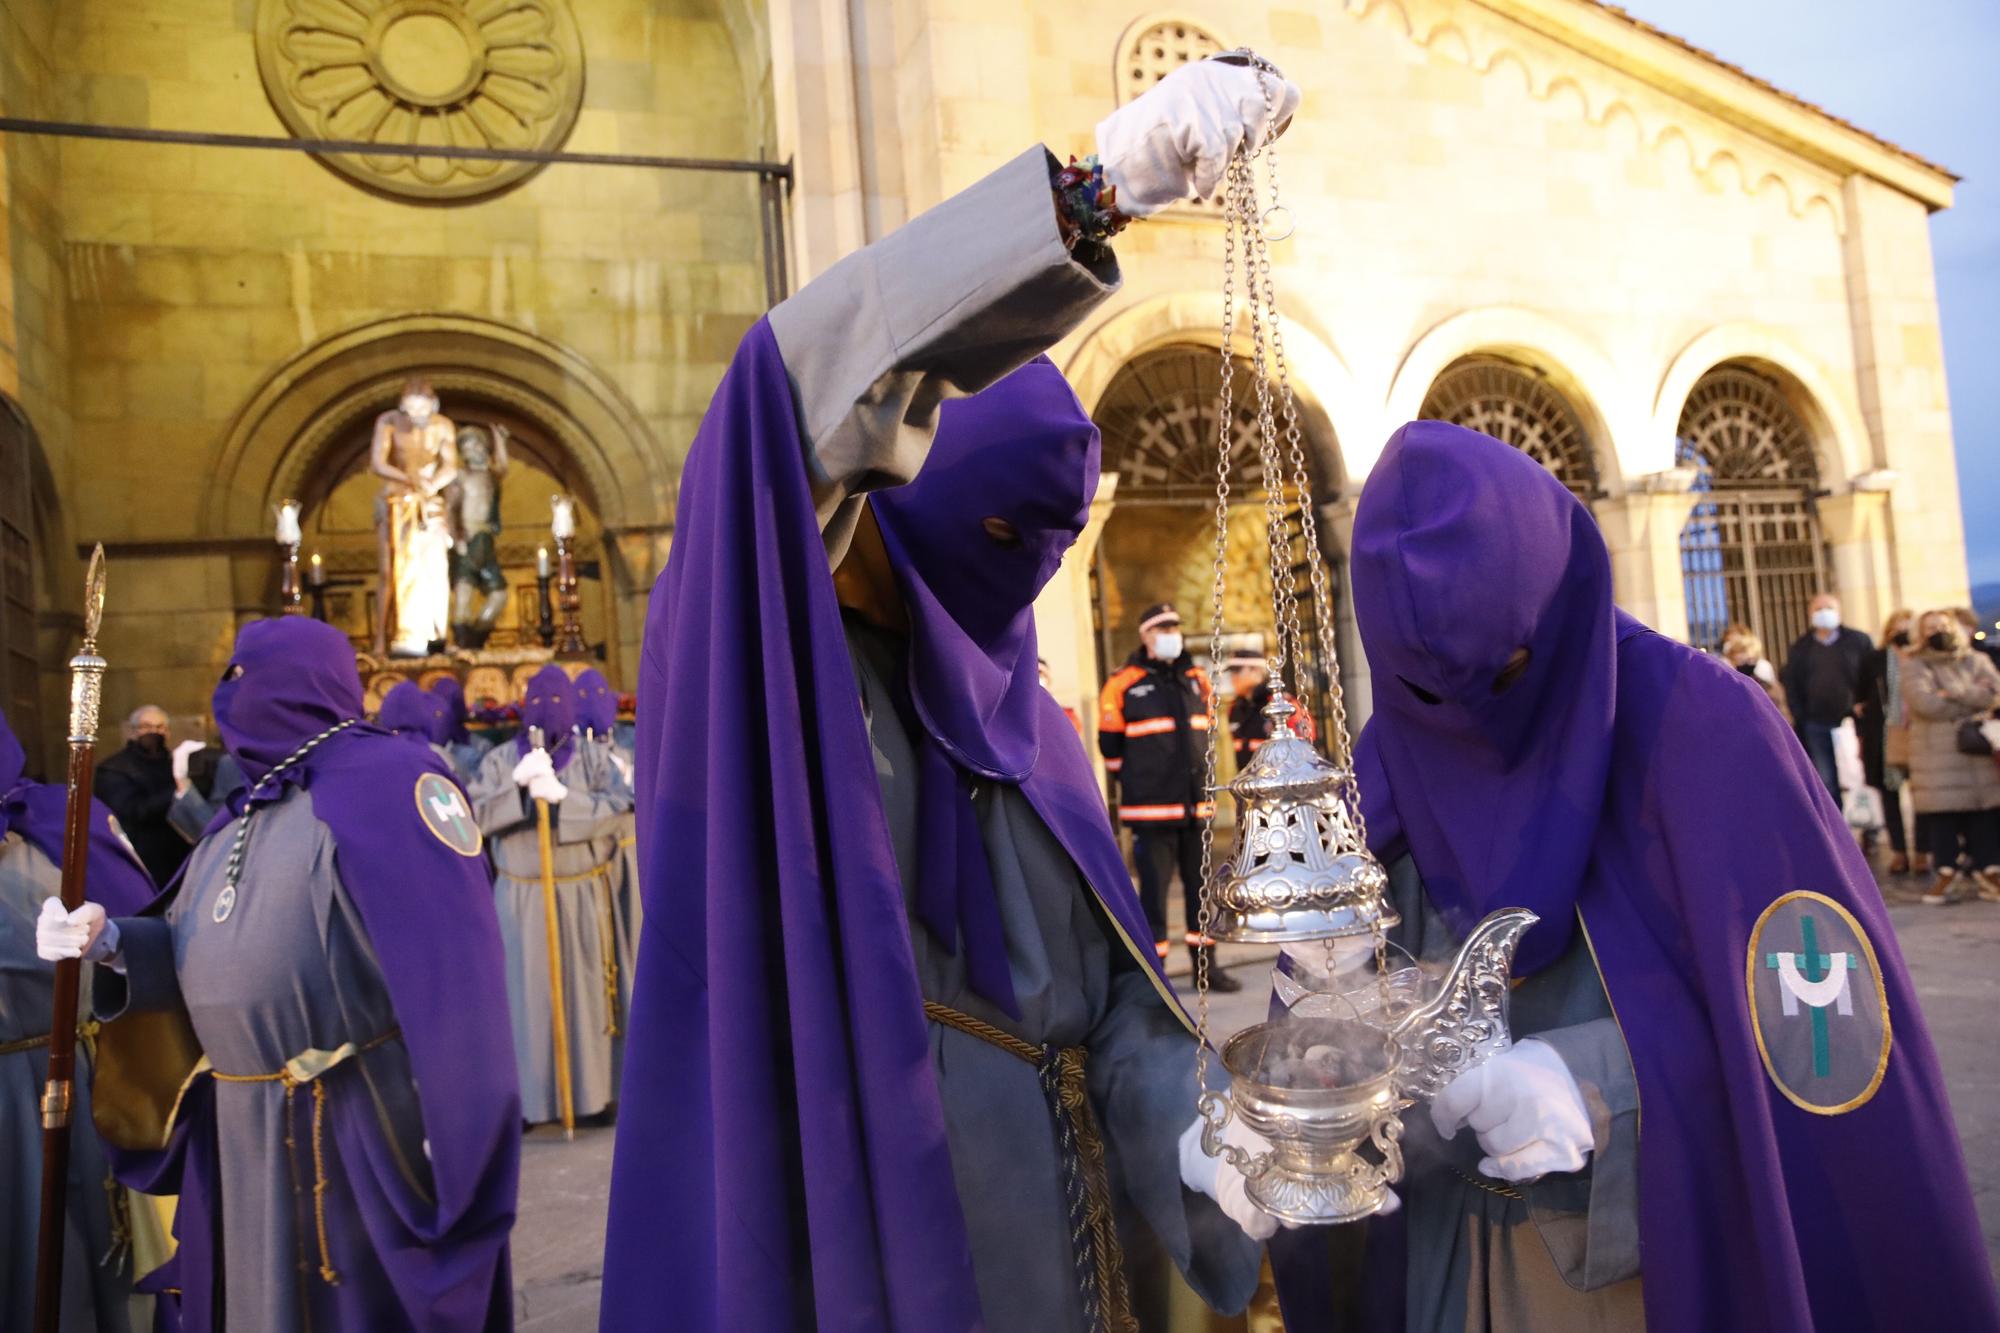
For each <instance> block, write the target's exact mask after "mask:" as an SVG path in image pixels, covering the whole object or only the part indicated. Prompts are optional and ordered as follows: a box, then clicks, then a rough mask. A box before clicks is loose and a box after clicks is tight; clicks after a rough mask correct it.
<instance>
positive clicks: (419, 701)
mask: <svg viewBox="0 0 2000 1333" xmlns="http://www.w3.org/2000/svg"><path fill="white" fill-rule="evenodd" d="M375 725H376V726H378V727H381V728H382V729H383V730H384V731H393V732H395V733H396V734H397V735H398V736H404V737H407V738H409V739H410V740H415V741H424V742H427V743H429V744H431V745H443V744H444V743H445V742H446V741H447V740H449V739H450V738H451V708H450V705H449V704H448V703H447V702H446V701H445V700H444V699H443V698H442V697H441V696H439V695H436V694H433V693H431V692H430V691H429V690H427V689H425V688H424V687H423V686H421V685H419V684H417V682H415V681H414V680H406V681H403V682H402V683H401V684H399V685H395V686H393V687H391V688H390V690H389V692H388V693H387V694H385V695H383V696H382V708H381V710H380V711H379V712H377V713H376V714H375Z"/></svg>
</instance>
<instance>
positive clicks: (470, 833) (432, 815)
mask: <svg viewBox="0 0 2000 1333" xmlns="http://www.w3.org/2000/svg"><path fill="white" fill-rule="evenodd" d="M417 813H418V815H420V816H422V818H423V821H424V827H425V828H427V829H429V830H430V831H431V833H432V835H433V836H434V837H436V838H437V840H438V841H439V842H441V843H443V844H444V845H445V846H447V847H449V848H451V849H452V850H453V851H454V852H457V853H458V854H459V855H460V856H477V855H479V851H480V849H481V848H482V847H484V846H485V845H486V840H485V838H484V837H482V836H481V835H480V832H479V825H477V824H475V823H473V822H472V807H471V806H469V805H467V804H466V803H465V793H464V792H462V791H460V790H459V789H458V784H457V783H455V782H453V781H452V780H451V779H450V778H447V777H445V776H444V775H442V774H439V773H426V774H424V775H423V776H422V777H420V778H418V779H417Z"/></svg>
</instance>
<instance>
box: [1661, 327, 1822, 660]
mask: <svg viewBox="0 0 2000 1333" xmlns="http://www.w3.org/2000/svg"><path fill="white" fill-rule="evenodd" d="M1675 435H1676V436H1677V439H1678V445H1677V447H1678V453H1679V461H1680V462H1681V464H1682V465H1684V466H1691V467H1693V468H1694V469H1695V474H1696V480H1695V489H1696V490H1697V491H1698V492H1700V493H1701V496H1702V498H1701V501H1700V503H1699V504H1697V505H1696V506H1695V510H1694V514H1693V515H1692V516H1691V517H1690V518H1689V519H1688V522H1687V526H1686V527H1685V528H1683V529H1682V530H1681V578H1682V583H1683V586H1684V588H1685V590H1686V597H1687V613H1688V637H1689V640H1690V641H1691V642H1692V643H1693V644H1694V645H1695V646H1696V647H1698V648H1705V649H1710V650H1713V649H1715V648H1717V647H1718V646H1720V644H1721V642H1722V633H1723V630H1724V629H1725V628H1726V627H1727V626H1728V625H1729V624H1731V623H1732V622H1735V623H1741V624H1745V625H1748V626H1749V627H1750V628H1751V629H1752V630H1754V631H1756V633H1757V636H1758V637H1759V638H1761V639H1762V640H1763V641H1764V651H1765V653H1766V654H1767V655H1768V656H1770V657H1771V658H1773V659H1782V657H1783V655H1784V652H1785V649H1786V647H1787V646H1788V645H1789V644H1790V643H1791V642H1792V641H1793V640H1794V639H1796V638H1797V637H1798V636H1799V635H1801V634H1803V633H1805V630H1806V604H1807V603H1808V602H1810V601H1811V600H1812V597H1813V594H1814V593H1816V592H1820V591H1822V590H1830V589H1831V588H1832V586H1833V566H1832V563H1831V561H1830V560H1829V559H1828V558H1827V551H1826V539H1825V537H1824V536H1823V535H1822V534H1821V532H1820V523H1819V512H1818V510H1817V508H1816V507H1815V505H1814V497H1815V495H1816V494H1817V492H1818V490H1819V458H1818V455H1817V454H1816V452H1815V451H1814V448H1813V440H1812V433H1811V431H1810V430H1809V429H1808V428H1807V425H1806V422H1805V419H1804V418H1803V417H1802V416H1801V415H1800V414H1799V412H1798V410H1797V409H1796V408H1795V407H1794V406H1793V404H1792V401H1791V399H1790V398H1789V397H1788V396H1787V394H1786V391H1785V387H1784V386H1783V385H1782V384H1781V383H1780V382H1779V381H1778V380H1777V379H1776V378H1775V377H1774V376H1772V375H1770V374H1767V373H1765V372H1764V371H1762V370H1760V369H1758V368H1757V367H1755V366H1750V365H1746V364H1743V363H1739V362H1731V363H1726V364H1724V365H1720V366H1717V367H1715V368H1714V369H1713V370H1711V371H1709V372H1708V373H1707V374H1706V375H1703V376H1702V377H1701V378H1700V379H1699V380H1697V381H1696V382H1695V386H1694V388H1693V389H1692V390H1691V391H1690V392H1689V393H1688V397H1687V402H1686V403H1685V404H1684V405H1683V406H1682V408H1681V417H1680V425H1679V426H1678V428H1677V429H1676V430H1675Z"/></svg>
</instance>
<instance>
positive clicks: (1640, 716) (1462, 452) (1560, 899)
mask: <svg viewBox="0 0 2000 1333" xmlns="http://www.w3.org/2000/svg"><path fill="white" fill-rule="evenodd" d="M1353 570H1354V588H1355V593H1354V600H1355V613H1356V617H1357V620H1358V622H1359V626H1360V631H1361V639H1362V644H1363V647H1364V648H1365V649H1366V650H1367V653H1368V660H1369V666H1370V669H1371V671H1372V673H1373V675H1374V679H1375V682H1376V685H1375V699H1376V711H1375V714H1374V716H1373V718H1372V719H1371V720H1370V722H1369V724H1368V727H1367V730H1366V732H1365V734H1364V737H1363V741H1362V747H1361V748H1362V755H1361V764H1362V768H1361V772H1362V773H1363V775H1364V781H1368V782H1369V783H1370V785H1369V786H1368V787H1367V788H1366V789H1365V790H1364V795H1365V797H1366V799H1367V801H1368V804H1369V808H1370V812H1371V816H1370V817H1371V823H1370V836H1371V841H1373V842H1374V843H1375V844H1376V846H1377V847H1378V849H1379V850H1382V851H1383V852H1385V853H1392V852H1394V851H1396V850H1398V847H1397V846H1396V845H1395V844H1397V842H1398V840H1399V839H1400V846H1401V847H1406V848H1407V850H1408V852H1409V854H1410V855H1411V856H1412V857H1413V858H1414V859H1415V861H1416V865H1417V868H1418V869H1419V871H1421V873H1422V875H1423V878H1424V882H1425V888H1426V891H1427V892H1428V893H1429V895H1430V897H1431V899H1432V901H1433V902H1434V903H1435V904H1436V906H1437V907H1438V908H1439V909H1440V911H1442V912H1443V913H1444V914H1445V915H1446V917H1447V918H1448V919H1449V920H1450V921H1452V922H1453V924H1455V925H1460V926H1463V925H1465V924H1469V923H1470V922H1472V921H1475V920H1477V919H1478V918H1479V917H1480V916H1482V915H1483V914H1484V913H1486V912H1487V911H1489V910H1491V909H1493V908H1497V907H1502V906H1510V905H1524V906H1528V907H1532V908H1533V909H1535V910H1536V911H1537V912H1539V913H1540V914H1541V916H1542V923H1541V924H1540V925H1537V926H1536V927H1534V928H1533V929H1532V930H1531V931H1530V932H1529V934H1528V936H1527V938H1526V940H1524V942H1523V962H1524V965H1525V966H1526V967H1528V968H1533V967H1537V966H1541V965H1543V964H1546V963H1547V962H1548V961H1550V960H1551V959H1552V958H1554V957H1555V956H1556V954H1557V953H1558V952H1559V951H1560V949H1561V948H1562V947H1563V946H1564V945H1566V944H1567V942H1568V941H1569V939H1570V938H1571V933H1572V931H1573V930H1574V928H1575V926H1574V923H1575V922H1577V921H1579V920H1580V921H1581V922H1582V923H1583V925H1584V927H1585V929H1586V930H1587V932H1588V937H1589V944H1590V946H1591V947H1592V950H1593V952H1594V955H1595V957H1596V961H1597V964H1598V968H1599V971H1600V972H1601V974H1602V976H1603V979H1604V983H1605V988H1606V990H1607V992H1608V994H1609V996H1610V999H1611V1003H1612V1006H1613V1009H1614V1010H1615V1012H1616V1015H1617V1018H1618V1021H1619V1025H1620V1029H1621V1031H1622V1032H1623V1034H1624V1037H1625V1042H1626V1045H1627V1048H1628V1050H1629V1053H1630V1055H1631V1059H1632V1066H1633V1070H1634V1072H1635V1074H1636V1075H1637V1078H1638V1084H1639V1094H1640V1107H1641V1117H1642V1118H1641V1122H1640V1139H1639V1156H1640V1174H1639V1204H1640V1234H1641V1244H1642V1252H1643V1260H1642V1271H1641V1275H1640V1276H1641V1280H1642V1282H1643V1283H1644V1289H1645V1299H1646V1311H1647V1322H1648V1325H1649V1326H1650V1327H1653V1328H1661V1329H1711V1328H1713V1329H1721V1328H1732V1329H1733V1328H1744V1329H1748V1328H1755V1329H1760V1330H1798V1331H1799V1333H1806V1331H1807V1330H1820V1331H1821V1333H1825V1331H1826V1330H1838V1329H1856V1330H1859V1329H1879V1328H1946V1327H1957V1328H1994V1327H1996V1326H2000V1309H1996V1304H1995V1296H1994V1288H1993V1282H1992V1277H1991V1274H1990V1272H1989V1270H1988V1267H1987V1260H1986V1256H1985V1253H1984V1249H1983V1246H1982V1244H1981V1241H1980V1230H1979V1224H1978V1220H1977V1218H1976V1216H1975V1215H1974V1212H1973V1208H1972V1202H1971V1196H1970V1192H1969V1188H1968V1186H1967V1183H1966V1178H1965V1168H1964V1162H1963V1159H1962V1157H1961V1155H1960V1152H1959V1149H1958V1139H1957V1135H1956V1133H1955V1132H1954V1129H1953V1125H1952V1120H1951V1115H1950V1111H1949V1108H1948V1107H1947V1105H1946V1102H1945V1094H1944V1084H1943V1080H1942V1077H1941V1076H1940V1074H1939V1072H1938V1067H1937V1060H1936V1056H1935V1053H1934V1051H1933V1049H1932V1046H1931V1043H1930V1038H1929V1034H1928V1033H1927V1031H1926V1029H1925V1026H1924V1022H1923V1016H1922V1013H1921V1012H1920V1010H1919V1009H1918V1006H1917V999H1916V994H1915V990H1914V987H1913V986H1912V985H1911V983H1910V978H1909V974H1908V972H1907V971H1906V969H1905V968H1904V965H1903V960H1902V955H1901V952H1900V950H1899V948H1898V947H1897V943H1896V936H1895V932H1894V929H1893V927H1892V925H1891V923H1890V921H1889V918H1888V914H1887V912H1886V910H1885V909H1884V907H1883V904H1882V899H1881V895H1880V893H1879V892H1878V890H1877V889H1876V886H1875V884H1874V881H1873V878H1872V876H1871V875H1870V873H1869V869H1868V866H1867V864H1866V863H1865V862H1864V861H1863V860H1862V858H1861V856H1860V853H1859V851H1858V850H1857V848H1856V846H1855V843H1854V839H1853V837H1852V836H1851V835H1850V834H1849V832H1848V830H1847V829H1846V827H1845V825H1844V824H1843V822H1842V819H1841V815H1840V812H1839V811H1838V810H1837V809H1836V808H1835V807H1834V805H1833V802H1832V801H1831V799H1830V798H1829V797H1828V796H1827V794H1826V791H1825V788H1824V787H1823V786H1822V785H1821V784H1820V783H1819V781H1818V780H1817V778H1816V777H1815V776H1814V774H1813V771H1812V768H1811V765H1810V763H1809V762H1808V761H1807V759H1806V756H1805V754H1804V752H1803V751H1802V750H1801V749H1800V748H1799V745H1798V743H1797V741H1796V740H1795V739H1794V738H1793V737H1792V736H1791V734H1790V733H1789V732H1788V731H1787V729H1786V728H1785V727H1784V725H1783V723H1782V722H1781V720H1780V719H1779V717H1778V715H1777V714H1776V713H1775V712H1774V711H1773V710H1772V709H1771V708H1770V707H1769V705H1768V702H1767V701H1766V700H1765V699H1763V698H1762V697H1761V695H1760V693H1759V691H1758V689H1757V688H1756V686H1755V685H1753V684H1752V683H1751V682H1749V681H1747V680H1745V679H1744V678H1743V677H1741V676H1740V675H1738V674H1737V673H1735V672H1733V671H1731V670H1729V669H1728V668H1727V667H1726V666H1723V665H1721V664H1719V663H1717V662H1716V661H1714V660H1713V659H1711V658H1708V657H1705V656H1704V655H1702V654H1700V653H1697V652H1695V651H1693V650H1692V649H1690V648H1687V647H1686V646H1685V645H1682V644H1679V643H1675V642H1673V641H1671V640H1668V639H1666V638H1664V637H1662V636H1660V635H1658V634H1655V633H1653V632H1652V631H1650V630H1648V629H1646V628H1645V627H1644V626H1642V625H1640V624H1639V623H1638V622H1637V621H1634V620H1632V619H1631V618H1630V617H1628V616H1625V615H1624V614H1623V613H1622V612H1615V611H1614V610H1613V609H1612V606H1611V590H1610V578H1609V565H1608V560H1607V558H1606V554H1605V548H1604V544H1603V541H1602V538H1601V537H1600V536H1599V535H1598V533H1597V530H1596V527H1595V525H1594V524H1593V522H1592V521H1591V518H1590V516H1589V514H1588V512H1587V511H1586V510H1585V509H1584V507H1583V505H1582V504H1580V503H1579V502H1578V501H1577V500H1576V499H1575V498H1574V497H1573V496H1572V495H1571V494H1570V493H1569V492H1568V491H1567V490H1566V489H1565V488H1564V487H1563V486H1562V485H1561V484H1560V483H1559V482H1557V481H1556V480H1555V478H1554V477H1553V476H1551V475H1550V474H1549V473H1548V472H1547V471H1546V470H1544V469H1543V468H1542V467H1541V466H1539V465H1538V464H1536V463H1535V462H1533V461H1532V460H1531V459H1529V458H1527V457H1526V456H1525V455H1523V454H1521V453H1519V452H1518V451H1516V450H1514V449H1511V448H1509V447H1508V446H1506V445H1504V444H1501V443H1499V442H1498V441H1496V440H1492V439H1489V438H1487V437H1485V436H1482V435H1477V434H1474V433H1473V432H1470V431H1466V430H1462V429H1460V428H1457V427H1454V426H1448V425H1444V424H1441V423H1435V422H1418V423H1414V424H1412V425H1409V426H1406V427H1404V428H1403V429H1402V430H1401V431H1399V432H1397V434H1396V435H1395V436H1394V437H1393V438H1392V439H1391V440H1390V443H1389V446H1388V448H1387V449H1386V450H1385V451H1384V452H1383V454H1382V457H1381V460H1380V461H1379V462H1378V463H1377V464H1376V465H1375V469H1374V471H1373V473H1372V474H1371V475H1370V477H1369V479H1368V483H1367V487H1366V488H1365V489H1364V491H1363V492H1362V497H1361V503H1360V506H1359V510H1358V512H1357V514H1356V519H1355V536H1354V566H1353ZM1522 647H1527V648H1528V649H1529V650H1530V656H1529V659H1528V662H1527V665H1526V667H1525V670H1524V671H1522V672H1520V673H1519V675H1518V678H1517V679H1515V680H1513V681H1512V683H1511V684H1510V683H1509V681H1508V678H1507V675H1506V674H1503V673H1504V669H1505V668H1506V667H1507V665H1508V663H1509V661H1510V658H1512V657H1513V655H1514V654H1515V652H1516V650H1517V649H1519V648H1522ZM1372 775H1379V776H1372ZM1371 776H1372V780H1371ZM1797 889H1809V890H1812V891H1813V892H1815V893H1818V894H1822V895H1825V896H1826V897H1827V898H1830V899H1832V900H1833V901H1834V902H1835V903H1837V904H1839V906H1840V907H1841V908H1843V909H1844V910H1845V911H1846V912H1847V913H1850V914H1851V915H1852V917H1853V918H1854V919H1855V920H1856V921H1857V922H1859V923H1860V926H1861V928H1862V930H1863V931H1864V932H1865V933H1866V935H1867V938H1868V940H1869V941H1871V942H1872V947H1873V950H1874V954H1875V957H1876V959H1877V960H1878V961H1879V969H1880V981H1881V985H1882V988H1883V993H1884V995H1885V996H1886V999H1887V1005H1888V1012H1889V1014H1890V1015H1891V1021H1892V1023H1893V1044H1892V1046H1891V1049H1890V1054H1889V1058H1888V1064H1887V1068H1886V1071H1885V1073H1884V1075H1883V1077H1882V1080H1881V1082H1880V1085H1879V1086H1878V1087H1877V1088H1876V1089H1875V1091H1874V1092H1873V1094H1872V1096H1869V1097H1867V1098H1866V1099H1865V1100H1864V1101H1863V1102H1862V1104H1860V1105H1858V1106H1855V1107H1854V1108H1853V1109H1850V1110H1847V1111H1845V1112H1844V1113H1840V1114H1816V1113H1813V1112H1810V1111H1807V1110H1805V1109H1802V1108H1801V1107H1800V1106H1798V1105H1795V1104H1793V1102H1791V1101H1790V1100H1788V1099H1787V1098H1786V1097H1785V1096H1784V1095H1783V1094H1782V1093H1781V1092H1780V1091H1779V1089H1778V1088H1777V1086H1776V1085H1775V1084H1774V1082H1773V1079H1772V1078H1771V1077H1770V1076H1769V1075H1768V1074H1767V1072H1766V1069H1765V1067H1764V1063H1763V1060H1762V1058H1761V1057H1760V1054H1759V1050H1758V1046H1757V1044H1756V1040H1755V1037H1754V1035H1753V1027H1752V1018H1751V1012H1750V998H1749V993H1748V989H1747V987H1746V984H1745V969H1746V957H1747V953H1748V950H1749V949H1750V947H1751V942H1752V930H1753V926H1754V925H1755V923H1756V921H1757V919H1758V918H1759V915H1760V914H1761V913H1763V912H1764V911H1765V909H1766V908H1767V907H1769V906H1770V905H1771V904H1772V903H1773V902H1774V901H1775V900H1776V899H1778V898H1779V897H1780V896H1781V895H1784V894H1786V893H1788V892H1789V891H1792V890H1797ZM1748 961H1749V962H1750V963H1751V964H1752V965H1753V975H1754V964H1755V963H1756V962H1758V961H1760V960H1757V959H1749V960H1748ZM1868 1002H1869V1001H1868V1000H1866V999H1863V1000H1861V1001H1857V1003H1868Z"/></svg>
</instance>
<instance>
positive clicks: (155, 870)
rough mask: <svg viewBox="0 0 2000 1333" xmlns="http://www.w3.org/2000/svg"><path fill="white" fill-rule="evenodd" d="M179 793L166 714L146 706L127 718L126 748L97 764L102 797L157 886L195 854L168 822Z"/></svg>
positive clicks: (99, 796)
mask: <svg viewBox="0 0 2000 1333" xmlns="http://www.w3.org/2000/svg"><path fill="white" fill-rule="evenodd" d="M174 795H175V787H174V757H173V755H171V754H169V753H168V752H167V714H166V710H164V709H162V708H158V707H156V706H154V705H152V704H145V705H142V706H141V707H139V708H136V709H134V710H133V711H132V716H130V717H128V718H126V719H125V748H124V749H122V750H120V751H119V752H118V753H116V754H114V755H112V756H110V757H109V758H108V759H106V760H105V761H104V762H103V763H101V764H99V765H98V766H97V799H98V800H100V801H103V802H104V804H105V805H107V806H109V807H110V808H111V813H112V814H113V815H115V816H117V818H118V827H119V828H121V829H123V830H124V832H125V839H126V841H128V842H130V843H131V844H132V849H133V850H134V851H136V852H138V853H139V860H140V861H141V862H143V863H144V865H145V867H146V873H147V874H149V875H151V876H152V877H153V882H154V883H155V884H165V883H166V882H167V881H168V880H170V879H172V878H173V877H174V872H175V871H176V870H179V869H180V868H181V862H183V861H185V860H187V857H188V853H189V852H190V851H192V850H193V848H192V847H190V846H189V845H188V841H187V839H186V838H184V837H182V836H181V835H180V834H179V833H178V832H177V831H175V829H174V826H173V825H172V824H171V823H169V822H168V820H167V815H168V813H169V812H170V811H171V810H172V809H173V807H174Z"/></svg>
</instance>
